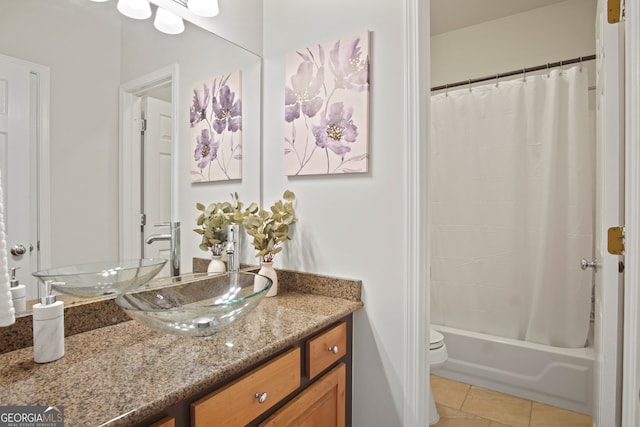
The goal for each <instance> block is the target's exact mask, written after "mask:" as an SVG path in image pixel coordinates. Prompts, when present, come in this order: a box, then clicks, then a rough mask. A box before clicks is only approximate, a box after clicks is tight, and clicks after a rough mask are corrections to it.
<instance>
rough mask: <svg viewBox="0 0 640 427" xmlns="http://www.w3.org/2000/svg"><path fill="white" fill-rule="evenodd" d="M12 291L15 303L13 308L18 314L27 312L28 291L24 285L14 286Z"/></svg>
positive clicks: (12, 298)
mask: <svg viewBox="0 0 640 427" xmlns="http://www.w3.org/2000/svg"><path fill="white" fill-rule="evenodd" d="M9 290H10V291H11V300H12V301H13V308H14V309H15V311H16V314H21V313H24V312H25V311H27V298H26V296H27V290H26V288H25V286H24V285H18V286H14V287H13V288H9Z"/></svg>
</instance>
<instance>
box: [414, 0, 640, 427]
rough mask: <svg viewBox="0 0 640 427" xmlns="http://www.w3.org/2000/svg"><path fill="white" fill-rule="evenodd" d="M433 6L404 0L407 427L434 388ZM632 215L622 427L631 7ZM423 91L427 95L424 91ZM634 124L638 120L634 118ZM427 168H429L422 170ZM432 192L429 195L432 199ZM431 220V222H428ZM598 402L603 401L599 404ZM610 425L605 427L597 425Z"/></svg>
mask: <svg viewBox="0 0 640 427" xmlns="http://www.w3.org/2000/svg"><path fill="white" fill-rule="evenodd" d="M429 8H430V1H429V0H426V1H421V0H405V17H404V19H405V23H406V26H405V28H406V33H405V40H406V46H407V47H406V50H407V52H406V56H407V60H408V61H407V66H406V68H405V70H406V73H405V76H406V79H407V90H406V92H407V103H406V110H407V123H406V124H407V126H406V129H408V131H407V141H408V149H407V153H406V162H407V166H408V168H407V177H408V178H407V180H408V183H407V184H408V196H407V197H408V203H409V208H408V213H407V222H406V224H407V226H406V228H407V229H406V235H407V236H409V239H408V242H407V247H406V250H407V253H408V256H407V263H406V264H407V271H408V274H407V292H406V297H405V301H406V307H407V312H406V316H405V328H404V329H405V343H406V344H407V345H406V349H407V350H406V353H405V364H404V365H405V369H404V382H403V383H404V392H405V394H404V395H405V403H404V408H403V419H404V425H406V426H416V427H418V426H424V425H428V419H429V417H428V415H429V410H428V404H427V395H426V394H425V390H427V389H426V388H425V386H424V384H428V378H429V362H428V360H427V358H428V351H427V350H426V349H427V346H426V344H427V342H426V339H427V336H426V332H427V331H428V328H429V304H428V302H429V298H428V294H429V290H430V281H429V274H428V271H429V267H428V264H427V263H425V262H424V259H428V258H424V256H425V255H428V241H429V232H428V227H425V221H427V218H428V216H429V211H428V208H427V206H428V205H427V202H428V198H429V195H428V193H427V189H428V178H427V176H426V175H427V170H428V165H429V164H428V156H427V154H426V152H428V150H429V138H428V134H427V132H428V127H426V125H425V123H428V118H429V111H428V104H427V103H426V101H425V99H423V97H425V98H426V94H427V90H428V87H429V85H428V83H429V40H430V39H429V17H430V12H429ZM625 15H626V20H625V23H624V25H625V70H626V72H625V217H626V224H625V226H626V237H625V239H626V242H625V247H626V256H625V264H626V265H625V294H624V327H623V328H624V330H623V331H620V332H621V333H622V334H623V335H624V347H623V372H624V375H623V385H622V389H623V390H622V425H623V426H632V425H640V405H639V404H638V391H639V390H640V360H638V357H639V356H640V340H639V339H638V336H637V331H639V330H640V313H639V312H638V310H639V309H640V290H639V287H640V215H639V214H640V122H639V121H637V120H635V119H636V118H637V117H638V116H639V115H640V5H639V4H638V2H626V5H625ZM423 92H424V93H423ZM632 118H633V120H632ZM421 166H426V167H421ZM425 194H427V195H426V196H425ZM427 222H428V221H427ZM594 404H597V402H594ZM598 427H603V426H598Z"/></svg>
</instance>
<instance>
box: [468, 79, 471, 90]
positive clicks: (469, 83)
mask: <svg viewBox="0 0 640 427" xmlns="http://www.w3.org/2000/svg"><path fill="white" fill-rule="evenodd" d="M468 85H469V92H471V79H469V82H468Z"/></svg>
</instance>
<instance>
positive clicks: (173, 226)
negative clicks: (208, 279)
mask: <svg viewBox="0 0 640 427" xmlns="http://www.w3.org/2000/svg"><path fill="white" fill-rule="evenodd" d="M156 227H169V230H170V233H169V234H152V235H150V236H149V237H147V239H146V240H145V243H146V244H148V245H150V244H152V243H153V242H158V241H166V240H168V241H169V242H170V243H171V249H170V250H171V254H170V258H171V259H170V260H169V262H170V263H171V275H172V276H179V275H180V222H179V221H177V222H170V223H168V224H159V225H156Z"/></svg>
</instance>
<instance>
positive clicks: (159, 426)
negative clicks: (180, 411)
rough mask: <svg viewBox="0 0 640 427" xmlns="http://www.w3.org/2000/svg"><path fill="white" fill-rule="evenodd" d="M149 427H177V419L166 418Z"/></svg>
mask: <svg viewBox="0 0 640 427" xmlns="http://www.w3.org/2000/svg"><path fill="white" fill-rule="evenodd" d="M149 427H176V419H175V418H173V417H165V418H163V419H161V420H160V421H156V422H155V423H153V424H151V425H150V426H149Z"/></svg>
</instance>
